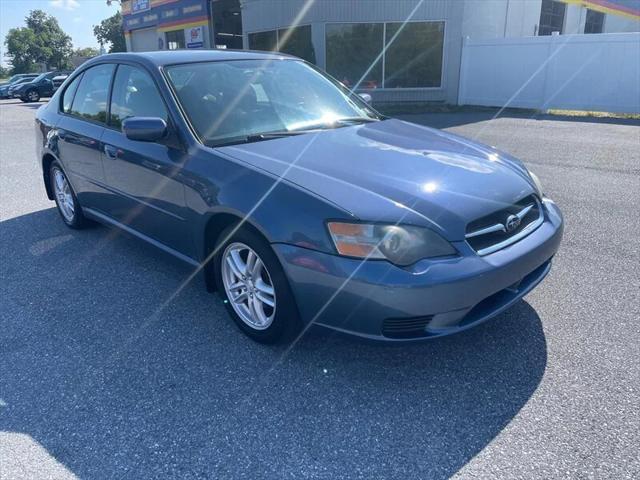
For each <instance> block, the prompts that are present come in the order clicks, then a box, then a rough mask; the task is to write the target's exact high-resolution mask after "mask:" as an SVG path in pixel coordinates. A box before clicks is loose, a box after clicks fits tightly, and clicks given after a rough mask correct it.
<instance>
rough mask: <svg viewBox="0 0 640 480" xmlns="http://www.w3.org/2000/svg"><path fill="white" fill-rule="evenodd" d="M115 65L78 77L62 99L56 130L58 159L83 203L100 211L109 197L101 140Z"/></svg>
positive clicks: (97, 67) (90, 69)
mask: <svg viewBox="0 0 640 480" xmlns="http://www.w3.org/2000/svg"><path fill="white" fill-rule="evenodd" d="M114 69H115V65H113V64H105V65H97V66H95V67H92V68H89V69H88V70H87V71H86V72H84V73H83V74H82V75H80V76H78V77H76V78H75V79H74V81H73V82H71V84H70V85H69V86H68V87H67V88H66V90H65V91H64V94H63V97H62V103H63V105H62V113H63V115H62V118H61V120H60V122H59V123H58V125H57V126H56V130H57V135H58V149H59V157H60V160H61V162H62V167H63V168H64V170H65V172H66V174H67V177H68V178H69V180H70V182H71V185H72V186H73V188H74V190H75V192H76V195H77V196H78V200H79V201H80V203H81V204H82V205H84V206H86V207H89V208H99V206H100V205H101V204H102V203H103V200H104V198H105V196H106V193H107V192H106V191H105V190H104V188H103V187H102V186H103V185H104V172H103V169H102V160H101V151H102V147H101V143H100V141H101V139H102V135H103V133H104V131H105V125H106V120H107V103H108V98H109V84H110V83H111V79H112V77H113V72H114Z"/></svg>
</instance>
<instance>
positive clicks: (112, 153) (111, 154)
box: [104, 145, 118, 160]
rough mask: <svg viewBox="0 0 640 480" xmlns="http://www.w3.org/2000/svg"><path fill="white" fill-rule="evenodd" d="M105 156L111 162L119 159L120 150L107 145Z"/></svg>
mask: <svg viewBox="0 0 640 480" xmlns="http://www.w3.org/2000/svg"><path fill="white" fill-rule="evenodd" d="M104 154H105V155H106V156H107V158H109V159H110V160H115V159H116V158H118V149H117V148H116V147H114V146H112V145H105V146H104Z"/></svg>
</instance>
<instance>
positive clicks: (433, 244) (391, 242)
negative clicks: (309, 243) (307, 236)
mask: <svg viewBox="0 0 640 480" xmlns="http://www.w3.org/2000/svg"><path fill="white" fill-rule="evenodd" d="M328 227H329V233H330V234H331V238H332V239H333V243H334V244H335V246H336V249H337V250H338V253H339V254H340V255H345V256H347V257H356V258H367V259H386V260H389V261H390V262H391V263H394V264H396V265H401V266H406V265H411V264H414V263H416V262H417V261H418V260H421V259H423V258H428V257H442V256H446V255H454V254H455V253H456V250H455V249H454V248H453V247H452V246H451V244H450V243H449V242H447V241H446V240H445V239H443V238H442V237H441V236H440V235H438V234H437V233H435V232H433V231H431V230H428V229H426V228H420V227H412V226H405V225H373V224H362V223H342V222H329V224H328Z"/></svg>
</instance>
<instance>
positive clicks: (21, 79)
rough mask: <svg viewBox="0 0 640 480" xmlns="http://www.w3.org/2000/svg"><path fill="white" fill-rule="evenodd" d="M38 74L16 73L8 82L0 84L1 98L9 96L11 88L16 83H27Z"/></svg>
mask: <svg viewBox="0 0 640 480" xmlns="http://www.w3.org/2000/svg"><path fill="white" fill-rule="evenodd" d="M37 76H38V75H37V74H23V75H14V76H13V77H11V78H10V79H9V81H8V82H5V83H2V84H0V99H3V100H4V99H6V98H9V88H11V87H12V86H14V85H20V84H21V83H27V82H30V81H31V80H33V79H34V78H36V77H37Z"/></svg>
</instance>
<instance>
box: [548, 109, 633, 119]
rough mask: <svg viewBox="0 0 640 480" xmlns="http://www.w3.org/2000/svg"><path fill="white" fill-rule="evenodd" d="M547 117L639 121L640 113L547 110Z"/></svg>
mask: <svg viewBox="0 0 640 480" xmlns="http://www.w3.org/2000/svg"><path fill="white" fill-rule="evenodd" d="M547 113H548V114H549V115H562V116H565V117H594V118H626V119H632V120H640V113H613V112H591V111H588V110H556V109H553V110H548V111H547Z"/></svg>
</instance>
